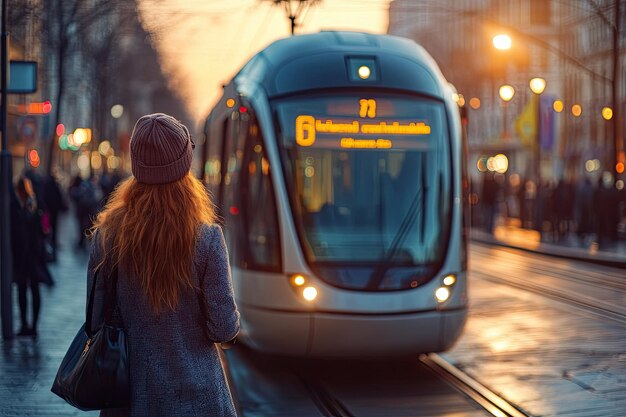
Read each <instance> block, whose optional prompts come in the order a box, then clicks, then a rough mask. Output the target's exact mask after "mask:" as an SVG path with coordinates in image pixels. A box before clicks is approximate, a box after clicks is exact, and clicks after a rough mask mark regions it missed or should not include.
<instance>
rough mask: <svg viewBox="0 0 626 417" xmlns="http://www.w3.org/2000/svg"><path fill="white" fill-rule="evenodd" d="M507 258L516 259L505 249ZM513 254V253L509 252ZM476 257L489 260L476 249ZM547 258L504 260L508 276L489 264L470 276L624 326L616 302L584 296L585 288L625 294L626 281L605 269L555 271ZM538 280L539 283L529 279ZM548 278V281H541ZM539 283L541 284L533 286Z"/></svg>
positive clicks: (625, 314)
mask: <svg viewBox="0 0 626 417" xmlns="http://www.w3.org/2000/svg"><path fill="white" fill-rule="evenodd" d="M506 249H507V250H506V252H507V254H511V255H517V253H515V251H514V250H512V249H509V248H506ZM511 251H513V252H511ZM477 252H478V255H479V256H489V253H488V252H486V251H485V250H484V247H479V248H477ZM546 257H548V258H549V257H550V255H541V254H538V255H537V256H536V257H533V258H532V259H530V260H522V259H518V258H517V257H516V256H511V257H508V256H507V258H506V260H505V262H506V263H507V265H509V266H511V268H509V269H508V272H506V273H503V272H502V271H499V270H497V269H495V268H496V267H495V266H494V265H493V264H489V263H484V266H483V267H482V268H480V270H473V271H472V273H473V274H476V275H477V276H480V277H482V278H484V279H485V280H487V281H489V282H493V283H496V284H502V285H507V286H510V287H513V288H517V289H519V290H522V291H526V292H530V293H534V294H537V295H540V296H543V297H546V298H549V299H552V300H555V301H558V302H561V303H563V304H565V305H567V306H569V307H574V308H577V309H579V310H581V311H584V312H587V313H592V314H594V315H596V316H599V317H602V318H605V319H609V320H612V321H615V322H618V323H620V324H626V308H624V307H623V306H622V305H620V304H619V303H617V302H616V299H614V301H613V302H610V301H607V300H602V299H600V298H598V297H599V296H596V297H594V296H591V295H589V294H591V292H588V293H585V292H584V291H585V287H584V286H588V288H590V289H591V288H593V289H594V291H595V290H598V289H603V290H604V291H611V292H613V291H616V290H617V291H618V292H620V293H621V292H626V280H624V279H623V278H622V276H620V275H619V274H617V273H615V274H614V273H613V272H614V271H612V268H609V267H607V268H606V269H605V270H602V271H590V270H587V269H583V270H580V269H578V268H576V267H575V266H574V265H571V264H568V263H565V264H563V265H562V267H561V269H559V266H558V265H557V267H556V268H555V265H554V264H550V263H549V261H547V260H546V259H545V258H546ZM533 277H538V278H541V279H533ZM544 278H548V280H547V281H546V280H544ZM540 280H542V281H543V282H537V281H540ZM566 283H572V284H576V285H578V288H575V287H574V288H568V286H567V285H563V284H566Z"/></svg>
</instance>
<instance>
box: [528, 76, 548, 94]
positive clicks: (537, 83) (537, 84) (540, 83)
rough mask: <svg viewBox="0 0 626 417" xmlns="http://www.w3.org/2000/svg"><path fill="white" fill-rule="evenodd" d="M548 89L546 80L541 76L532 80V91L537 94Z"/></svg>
mask: <svg viewBox="0 0 626 417" xmlns="http://www.w3.org/2000/svg"><path fill="white" fill-rule="evenodd" d="M545 89H546V80H544V79H543V78H540V77H535V78H533V79H532V80H530V91H532V92H533V93H535V94H541V93H543V90H545Z"/></svg>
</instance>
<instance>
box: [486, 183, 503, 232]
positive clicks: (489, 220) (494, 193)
mask: <svg viewBox="0 0 626 417" xmlns="http://www.w3.org/2000/svg"><path fill="white" fill-rule="evenodd" d="M499 196H500V184H499V183H498V182H497V181H496V178H495V174H494V173H493V172H487V173H485V174H484V176H483V188H482V197H483V198H482V202H483V215H484V222H483V228H484V229H485V231H486V232H487V233H491V234H493V231H494V227H495V221H496V217H497V215H498V210H497V209H498V199H499Z"/></svg>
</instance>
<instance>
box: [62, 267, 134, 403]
mask: <svg viewBox="0 0 626 417" xmlns="http://www.w3.org/2000/svg"><path fill="white" fill-rule="evenodd" d="M100 269H101V268H97V269H96V271H95V272H94V278H93V283H92V285H91V289H90V291H89V299H88V307H87V316H86V319H85V324H83V326H82V327H81V328H80V330H79V331H78V333H77V334H76V337H74V341H73V342H72V344H71V345H70V347H69V349H68V351H67V353H66V354H65V357H64V358H63V361H62V362H61V365H60V366H59V370H58V372H57V375H56V378H55V379H54V383H53V384H52V392H54V393H55V394H57V395H58V396H59V397H61V398H63V399H64V400H65V401H67V402H68V403H69V404H70V405H72V406H74V407H76V408H78V409H81V410H83V411H89V410H103V409H108V408H125V407H128V406H130V375H129V363H128V347H127V339H126V334H125V333H124V329H123V328H122V327H119V326H116V325H114V320H113V319H114V315H115V313H117V317H116V318H117V319H118V320H116V321H117V322H119V321H120V320H119V319H120V317H119V306H118V303H117V267H116V268H115V269H114V270H113V273H112V274H111V276H110V277H109V280H107V283H106V284H107V285H106V291H105V297H104V324H103V325H102V326H101V327H100V328H99V329H97V330H96V331H95V332H93V331H92V328H91V319H92V313H93V303H94V295H95V289H96V282H97V280H98V274H99V272H100Z"/></svg>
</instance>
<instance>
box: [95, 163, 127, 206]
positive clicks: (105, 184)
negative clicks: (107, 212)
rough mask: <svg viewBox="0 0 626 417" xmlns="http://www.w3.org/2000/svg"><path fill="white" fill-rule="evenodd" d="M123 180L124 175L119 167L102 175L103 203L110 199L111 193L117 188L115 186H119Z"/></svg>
mask: <svg viewBox="0 0 626 417" xmlns="http://www.w3.org/2000/svg"><path fill="white" fill-rule="evenodd" d="M121 180H122V176H121V175H120V173H119V171H118V170H117V169H114V170H113V171H112V172H111V171H109V172H105V173H104V174H103V175H102V177H100V188H101V189H102V202H103V204H106V202H107V200H108V199H109V195H110V194H111V193H112V192H113V190H115V187H117V184H119V182H120V181H121Z"/></svg>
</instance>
